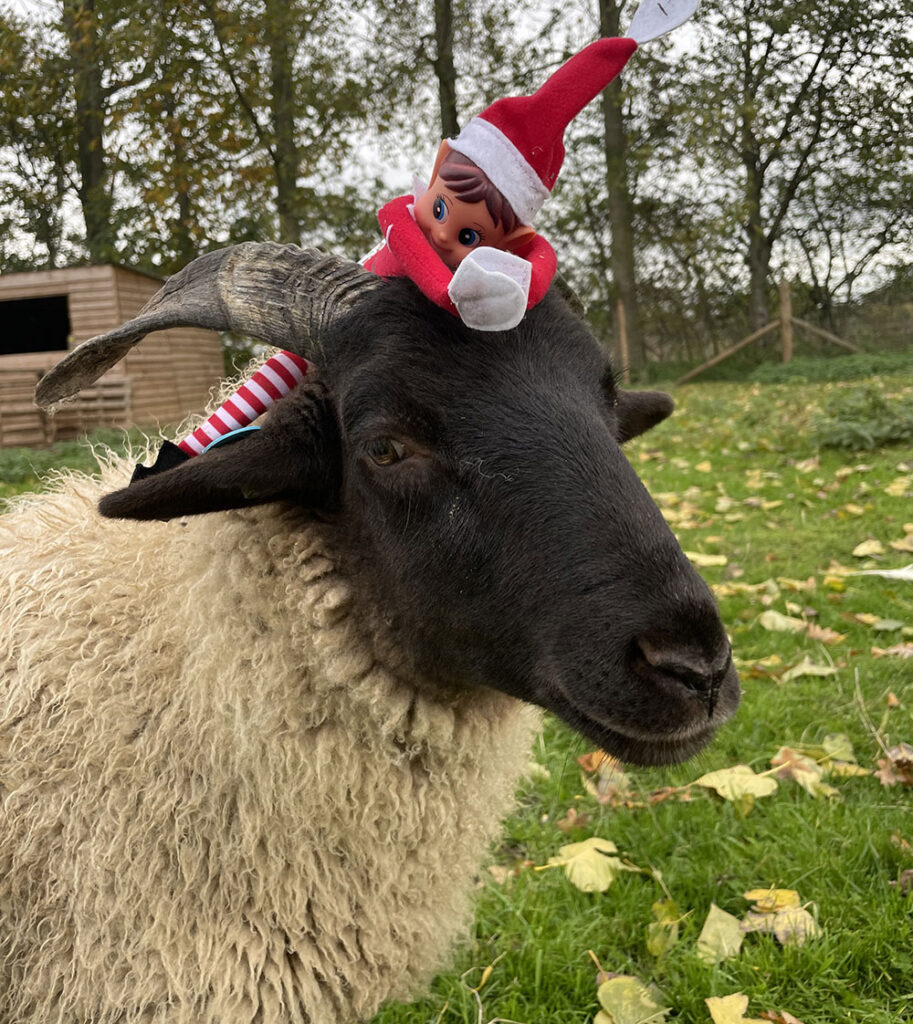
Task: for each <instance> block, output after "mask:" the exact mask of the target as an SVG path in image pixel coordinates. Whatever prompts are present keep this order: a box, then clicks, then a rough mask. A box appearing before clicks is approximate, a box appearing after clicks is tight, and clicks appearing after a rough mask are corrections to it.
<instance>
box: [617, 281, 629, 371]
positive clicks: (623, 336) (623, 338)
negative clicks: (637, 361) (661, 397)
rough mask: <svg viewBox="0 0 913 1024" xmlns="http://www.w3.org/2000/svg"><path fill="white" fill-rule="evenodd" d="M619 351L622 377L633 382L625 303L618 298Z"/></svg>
mask: <svg viewBox="0 0 913 1024" xmlns="http://www.w3.org/2000/svg"><path fill="white" fill-rule="evenodd" d="M618 352H619V355H620V357H621V379H622V382H623V383H625V384H630V383H631V367H630V363H629V360H628V322H627V320H626V319H625V304H624V303H623V302H622V301H621V299H619V300H618Z"/></svg>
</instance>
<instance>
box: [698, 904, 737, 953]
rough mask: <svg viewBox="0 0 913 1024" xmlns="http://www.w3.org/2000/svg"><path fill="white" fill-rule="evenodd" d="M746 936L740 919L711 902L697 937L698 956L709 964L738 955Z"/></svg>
mask: <svg viewBox="0 0 913 1024" xmlns="http://www.w3.org/2000/svg"><path fill="white" fill-rule="evenodd" d="M744 938H745V933H744V932H743V931H742V925H741V923H740V922H739V919H738V918H737V917H734V916H733V915H732V914H727V913H726V911H725V910H720V908H719V907H718V906H717V905H716V904H715V903H711V904H710V911H709V912H708V914H707V920H706V921H704V927H703V928H702V929H701V934H700V935H699V936H698V937H697V955H698V958H699V959H701V960H703V961H704V963H707V964H718V963H720V962H721V961H723V960H727V959H728V958H729V957H731V956H738V955H739V950H740V949H741V948H742V940H743V939H744Z"/></svg>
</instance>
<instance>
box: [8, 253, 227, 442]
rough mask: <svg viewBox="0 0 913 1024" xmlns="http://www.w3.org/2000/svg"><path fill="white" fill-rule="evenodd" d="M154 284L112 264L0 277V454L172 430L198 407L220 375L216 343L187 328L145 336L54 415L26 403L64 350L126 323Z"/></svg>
mask: <svg viewBox="0 0 913 1024" xmlns="http://www.w3.org/2000/svg"><path fill="white" fill-rule="evenodd" d="M161 285H162V282H161V279H159V278H157V277H153V276H152V275H150V274H145V273H141V272H139V271H136V270H129V269H127V268H126V267H121V266H116V265H111V264H107V265H104V266H95V267H69V268H66V269H61V270H38V271H31V272H27V273H16V274H0V447H9V446H12V445H45V444H50V443H51V442H52V441H54V440H60V439H64V438H69V437H75V436H77V435H79V434H81V433H84V432H85V431H86V430H90V429H92V428H94V427H99V426H131V425H140V426H146V425H153V424H156V425H163V424H168V423H176V422H178V421H179V420H182V419H183V418H184V417H185V416H186V415H187V414H188V413H191V412H196V411H199V410H202V409H203V408H204V407H205V405H206V403H207V401H208V399H209V392H210V388H211V387H212V386H213V385H214V384H216V383H218V381H219V379H220V377H221V376H222V343H221V339H220V337H219V335H218V334H217V333H215V332H214V331H204V330H199V329H197V328H191V327H182V328H174V329H172V330H168V331H161V332H158V333H156V334H152V335H150V336H149V337H148V338H146V339H145V340H144V341H143V342H141V343H140V344H139V345H138V346H137V347H136V348H135V349H133V351H132V352H131V353H130V355H128V356H127V357H126V358H125V359H123V360H122V361H121V362H120V363H118V364H117V366H115V367H113V368H112V369H111V370H109V371H108V373H106V374H105V375H104V376H103V377H102V378H101V379H100V380H99V381H98V383H97V384H96V385H94V386H93V387H91V388H87V389H85V390H83V391H82V392H81V394H80V395H79V397H78V398H77V399H76V401H75V402H74V403H73V404H72V405H67V406H66V407H65V408H64V409H62V410H61V411H59V412H57V413H56V414H55V415H53V416H48V415H47V414H45V413H43V412H41V411H40V410H39V409H38V408H37V407H36V406H35V404H34V401H33V398H32V394H33V392H34V389H35V384H36V382H37V381H38V379H39V377H41V375H42V374H43V373H45V372H46V371H47V370H49V369H50V368H51V367H52V366H53V365H54V364H55V363H57V362H58V361H59V360H60V359H62V358H63V356H64V354H65V353H66V351H67V350H68V349H71V348H74V347H75V346H76V345H78V344H79V343H80V342H83V341H85V340H86V339H87V338H91V337H94V336H95V335H96V334H103V333H104V332H105V331H108V330H111V328H113V327H117V326H118V325H119V324H121V323H123V322H124V321H125V320H129V319H130V318H131V317H133V316H135V315H136V314H137V313H138V312H139V311H140V309H142V307H143V306H144V305H145V304H146V302H147V301H148V300H149V299H150V298H151V297H152V296H153V295H154V294H155V293H156V292H157V291H158V290H159V288H160V287H161Z"/></svg>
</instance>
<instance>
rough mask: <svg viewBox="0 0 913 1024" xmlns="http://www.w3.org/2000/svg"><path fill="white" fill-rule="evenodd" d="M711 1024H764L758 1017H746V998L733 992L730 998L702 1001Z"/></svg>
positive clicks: (713, 998)
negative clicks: (708, 1013) (707, 1011)
mask: <svg viewBox="0 0 913 1024" xmlns="http://www.w3.org/2000/svg"><path fill="white" fill-rule="evenodd" d="M704 1002H705V1003H706V1004H707V1009H708V1010H709V1011H710V1017H711V1019H712V1020H713V1024H764V1021H763V1020H760V1019H759V1018H758V1017H746V1016H745V1014H746V1012H747V1011H748V996H746V995H745V994H744V993H742V992H734V993H733V994H732V995H731V996H709V997H708V998H707V999H705V1000H704Z"/></svg>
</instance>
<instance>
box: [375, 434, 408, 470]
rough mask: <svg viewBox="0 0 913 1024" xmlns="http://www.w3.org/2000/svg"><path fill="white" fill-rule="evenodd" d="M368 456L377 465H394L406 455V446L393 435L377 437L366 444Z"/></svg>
mask: <svg viewBox="0 0 913 1024" xmlns="http://www.w3.org/2000/svg"><path fill="white" fill-rule="evenodd" d="M365 451H366V452H367V455H368V458H369V459H370V460H371V461H372V462H373V463H374V464H375V465H377V466H392V465H393V463H394V462H399V461H400V459H404V458H405V457H406V446H405V445H404V444H402V443H401V442H399V441H395V440H394V439H393V438H392V437H375V438H372V439H371V440H370V441H369V442H368V443H367V444H366V445H365Z"/></svg>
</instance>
